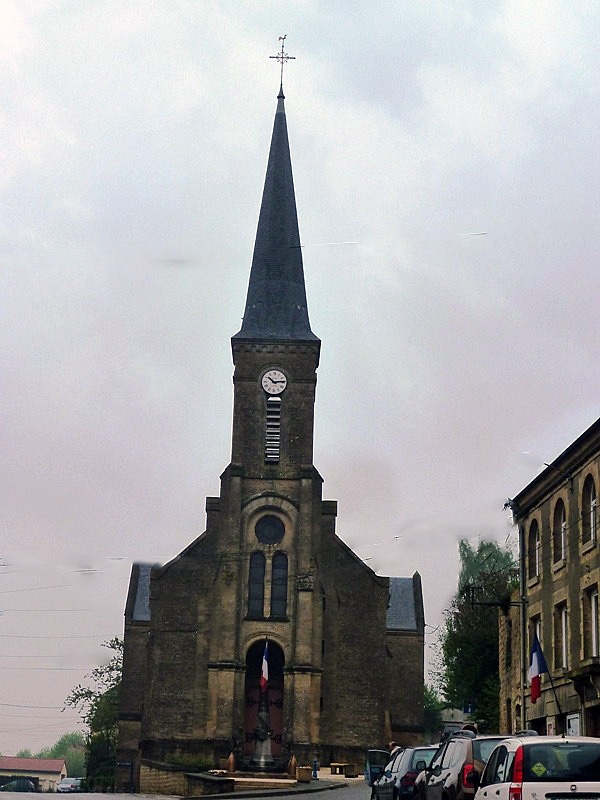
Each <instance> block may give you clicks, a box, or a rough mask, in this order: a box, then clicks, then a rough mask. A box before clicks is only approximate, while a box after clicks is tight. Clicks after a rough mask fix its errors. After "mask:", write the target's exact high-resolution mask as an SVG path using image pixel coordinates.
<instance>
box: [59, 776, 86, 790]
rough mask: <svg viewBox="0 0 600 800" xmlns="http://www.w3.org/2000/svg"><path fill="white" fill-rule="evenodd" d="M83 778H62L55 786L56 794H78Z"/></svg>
mask: <svg viewBox="0 0 600 800" xmlns="http://www.w3.org/2000/svg"><path fill="white" fill-rule="evenodd" d="M82 782H83V778H63V779H62V780H60V781H59V782H58V784H57V786H56V791H57V792H80V791H81V789H82V787H81V784H82Z"/></svg>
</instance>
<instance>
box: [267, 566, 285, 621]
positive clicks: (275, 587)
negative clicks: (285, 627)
mask: <svg viewBox="0 0 600 800" xmlns="http://www.w3.org/2000/svg"><path fill="white" fill-rule="evenodd" d="M272 576H273V580H272V583H271V616H272V617H285V615H286V613H287V584H288V559H287V556H286V554H285V553H279V552H278V553H275V555H274V556H273V564H272Z"/></svg>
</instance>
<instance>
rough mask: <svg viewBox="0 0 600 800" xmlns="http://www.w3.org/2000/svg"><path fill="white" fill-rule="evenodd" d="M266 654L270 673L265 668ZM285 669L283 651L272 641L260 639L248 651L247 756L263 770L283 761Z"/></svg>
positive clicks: (245, 752) (246, 693) (245, 722)
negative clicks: (264, 659)
mask: <svg viewBox="0 0 600 800" xmlns="http://www.w3.org/2000/svg"><path fill="white" fill-rule="evenodd" d="M265 646H266V653H265ZM265 655H266V665H267V668H266V670H264V669H263V657H264V656H265ZM283 666H284V656H283V650H282V649H281V647H279V645H278V644H277V643H276V642H274V641H272V640H271V639H269V640H268V642H267V640H265V639H259V641H257V642H255V643H254V644H253V645H252V646H251V647H250V648H249V649H248V652H247V654H246V687H245V693H244V695H245V699H246V708H245V714H244V757H245V758H248V759H250V761H251V763H253V764H254V765H255V766H257V767H259V768H268V767H269V766H271V765H274V764H276V763H277V762H279V761H280V759H281V752H282V734H283ZM265 673H267V674H265Z"/></svg>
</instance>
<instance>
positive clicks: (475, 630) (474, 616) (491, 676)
mask: <svg viewBox="0 0 600 800" xmlns="http://www.w3.org/2000/svg"><path fill="white" fill-rule="evenodd" d="M459 555H460V561H461V570H460V575H459V582H458V592H457V594H456V595H455V596H454V598H453V600H452V603H451V606H450V608H449V609H448V610H447V611H446V615H445V621H444V626H443V628H442V631H441V634H440V651H441V663H440V664H438V665H437V680H438V685H439V687H440V690H441V691H442V693H443V695H444V697H445V698H446V700H447V701H448V702H449V703H450V704H451V705H453V706H456V707H458V708H469V709H471V713H470V716H471V718H472V719H473V720H474V721H475V722H477V724H478V726H479V729H480V730H481V731H482V732H485V731H497V730H498V726H499V708H498V696H499V692H500V679H499V673H498V613H499V610H500V609H501V608H502V607H507V605H506V604H507V603H508V601H509V597H510V592H511V590H512V589H513V588H514V587H515V585H516V582H517V578H518V570H517V567H516V564H515V561H514V558H513V555H512V553H510V552H509V551H507V550H503V549H502V548H501V547H500V546H499V545H498V544H497V543H496V542H483V541H482V542H480V543H479V545H478V547H477V549H476V550H475V549H474V548H472V547H471V545H470V544H469V543H468V542H467V541H465V540H462V541H461V542H460V543H459Z"/></svg>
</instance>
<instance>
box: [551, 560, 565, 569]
mask: <svg viewBox="0 0 600 800" xmlns="http://www.w3.org/2000/svg"><path fill="white" fill-rule="evenodd" d="M566 565H567V562H566V560H565V559H564V558H561V560H560V561H555V562H554V564H552V572H560V571H561V569H564V568H565V567H566Z"/></svg>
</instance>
